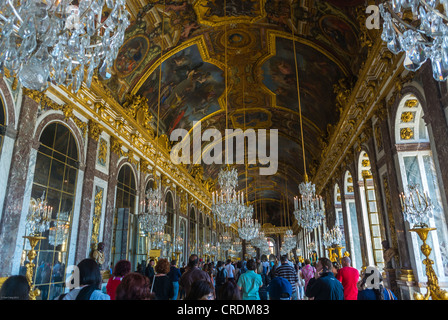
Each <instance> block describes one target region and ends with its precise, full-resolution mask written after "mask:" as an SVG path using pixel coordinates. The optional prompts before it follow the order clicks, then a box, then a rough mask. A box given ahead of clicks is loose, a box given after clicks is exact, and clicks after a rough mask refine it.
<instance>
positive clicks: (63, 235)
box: [48, 212, 70, 247]
mask: <svg viewBox="0 0 448 320" xmlns="http://www.w3.org/2000/svg"><path fill="white" fill-rule="evenodd" d="M54 224H55V225H54V226H53V227H50V230H49V234H48V243H49V244H51V245H52V246H54V247H56V246H59V245H61V244H63V243H65V242H66V241H67V238H68V232H69V228H70V223H69V213H68V212H60V213H59V217H58V220H57V222H55V223H54Z"/></svg>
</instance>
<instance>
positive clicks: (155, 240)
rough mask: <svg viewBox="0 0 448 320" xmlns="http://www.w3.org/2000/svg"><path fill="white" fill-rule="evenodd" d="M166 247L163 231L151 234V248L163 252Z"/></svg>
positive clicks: (165, 237) (165, 236)
mask: <svg viewBox="0 0 448 320" xmlns="http://www.w3.org/2000/svg"><path fill="white" fill-rule="evenodd" d="M166 245H167V235H165V232H164V231H156V232H154V233H152V237H151V248H153V249H160V250H164V249H165V248H166Z"/></svg>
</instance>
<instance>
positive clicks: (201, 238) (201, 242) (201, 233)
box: [198, 211, 205, 256]
mask: <svg viewBox="0 0 448 320" xmlns="http://www.w3.org/2000/svg"><path fill="white" fill-rule="evenodd" d="M198 225H199V233H198V241H199V248H198V249H199V250H198V251H199V255H200V256H203V255H204V253H205V252H204V231H205V228H204V214H203V213H202V211H199V221H198Z"/></svg>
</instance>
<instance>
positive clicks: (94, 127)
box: [89, 120, 102, 141]
mask: <svg viewBox="0 0 448 320" xmlns="http://www.w3.org/2000/svg"><path fill="white" fill-rule="evenodd" d="M101 132H102V128H101V125H100V124H99V123H98V122H96V121H94V120H89V137H90V138H92V139H93V140H95V141H98V139H99V138H100V135H101Z"/></svg>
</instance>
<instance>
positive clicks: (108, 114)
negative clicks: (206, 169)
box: [30, 83, 211, 206]
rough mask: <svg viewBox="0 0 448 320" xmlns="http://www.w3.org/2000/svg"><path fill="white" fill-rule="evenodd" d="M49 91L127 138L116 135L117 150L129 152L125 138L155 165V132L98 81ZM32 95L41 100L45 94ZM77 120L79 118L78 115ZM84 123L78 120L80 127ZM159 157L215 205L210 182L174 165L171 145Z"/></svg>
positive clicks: (180, 179)
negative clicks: (75, 91) (73, 89)
mask: <svg viewBox="0 0 448 320" xmlns="http://www.w3.org/2000/svg"><path fill="white" fill-rule="evenodd" d="M48 91H49V92H51V94H53V95H54V96H56V97H57V98H58V99H60V100H62V101H64V102H65V103H70V105H71V106H73V107H72V108H73V109H74V110H76V111H77V112H79V113H80V114H81V115H83V116H84V117H85V118H87V119H95V120H96V121H97V122H98V123H100V124H101V126H102V128H103V131H104V132H106V133H107V134H108V135H110V136H111V137H120V138H121V139H123V140H119V139H118V138H115V140H114V144H115V151H114V152H115V153H117V154H118V155H120V156H127V155H128V153H126V152H124V151H123V150H122V149H121V147H123V146H124V144H123V141H125V142H126V143H127V144H128V145H129V146H130V147H127V149H128V150H130V149H132V150H133V151H132V152H134V154H135V156H137V157H139V158H146V159H147V160H148V161H149V162H150V163H151V164H152V165H153V164H154V158H155V149H156V142H155V139H154V137H153V135H152V134H150V131H149V130H147V129H146V128H144V127H143V125H142V124H140V123H138V122H137V121H136V119H134V118H131V117H130V116H129V115H128V114H127V113H126V112H125V110H124V109H123V108H122V107H121V106H120V104H119V103H118V102H117V101H116V100H115V99H113V98H111V97H110V96H109V95H108V94H107V92H106V93H105V92H104V91H103V89H102V86H100V85H99V84H98V83H92V87H91V88H90V89H87V88H85V87H82V88H81V89H80V91H79V92H78V94H77V95H76V96H75V95H73V94H72V93H71V92H70V91H69V90H68V89H67V88H65V87H50V88H49V90H48ZM30 94H32V95H33V97H35V99H38V100H39V101H40V99H42V96H43V95H38V94H33V93H30ZM74 120H76V117H75V118H74ZM78 120H79V119H78ZM75 122H76V121H75ZM81 125H82V124H81V123H80V122H78V126H81ZM84 125H85V128H84V130H86V129H87V123H84ZM84 132H85V131H84ZM164 139H165V140H164ZM162 142H164V143H165V146H167V144H166V137H161V138H160V139H159V146H160V145H162V146H163V144H164V143H162ZM112 147H113V145H111V149H112ZM134 154H133V155H134ZM133 159H134V160H132V161H134V162H136V163H137V162H138V160H135V158H133ZM158 160H159V162H160V166H159V170H161V171H162V172H165V173H166V174H168V175H169V176H171V178H172V179H173V181H177V183H178V184H179V185H182V186H184V188H187V189H188V191H189V192H191V193H192V194H194V196H195V197H196V198H197V199H198V200H199V201H201V202H203V203H204V204H205V205H207V206H211V194H210V190H209V189H208V188H206V186H207V183H206V182H205V181H203V182H202V183H198V182H197V181H196V180H194V179H193V178H192V177H191V175H190V174H189V173H188V171H187V170H186V168H185V167H184V166H175V165H173V164H172V163H171V162H170V155H169V147H168V149H167V148H159V157H158Z"/></svg>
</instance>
